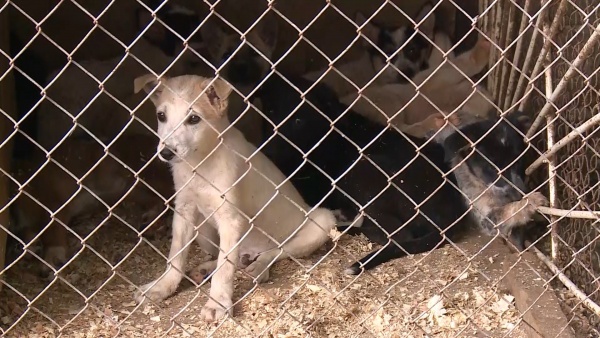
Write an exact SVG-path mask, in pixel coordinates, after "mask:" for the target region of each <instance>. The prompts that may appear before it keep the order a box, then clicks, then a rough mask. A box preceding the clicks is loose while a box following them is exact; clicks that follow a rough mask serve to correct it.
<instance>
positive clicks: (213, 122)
mask: <svg viewBox="0 0 600 338" xmlns="http://www.w3.org/2000/svg"><path fill="white" fill-rule="evenodd" d="M135 87H136V90H141V89H144V90H145V91H146V92H151V93H152V94H150V99H151V100H152V101H153V103H154V104H155V105H156V107H157V116H158V117H159V122H160V123H159V126H158V134H159V136H160V137H161V142H160V144H159V146H158V151H159V153H160V154H161V156H162V158H163V159H165V160H169V163H170V165H171V170H172V173H173V179H174V182H175V187H176V190H177V191H178V193H177V195H176V197H175V211H176V212H175V215H174V218H173V240H172V243H171V250H170V254H169V260H170V264H169V265H170V266H169V267H168V268H167V271H166V273H165V274H164V275H163V276H162V277H161V278H159V279H158V280H156V281H155V282H152V283H149V284H146V285H145V286H143V287H141V288H140V291H138V292H136V294H135V298H136V300H137V301H140V302H141V301H143V300H144V299H145V298H146V297H147V298H150V299H152V300H155V301H160V300H162V299H164V298H166V297H168V296H169V295H171V294H172V293H173V292H174V291H175V289H176V288H177V285H178V284H179V282H180V281H181V279H182V278H183V275H184V272H183V271H184V265H185V262H186V256H187V253H188V250H189V249H188V248H189V244H190V242H191V241H192V240H193V239H194V237H196V238H197V240H198V241H199V242H200V245H201V247H202V249H204V250H205V251H207V252H208V253H209V254H212V255H215V254H217V256H218V259H217V260H216V261H209V262H206V263H203V264H201V265H200V266H199V267H198V268H197V269H196V270H197V271H201V270H204V271H205V272H207V274H212V271H213V270H216V271H215V272H214V275H213V276H212V281H211V284H212V285H211V290H210V298H209V300H208V302H207V303H206V305H205V306H204V308H203V309H202V311H201V317H202V318H203V319H204V320H207V321H214V320H218V319H220V318H222V317H223V316H225V315H226V314H227V313H229V314H231V313H232V307H233V303H232V296H233V279H234V272H235V267H236V266H237V265H239V264H238V262H239V261H246V262H245V263H249V262H250V261H251V263H250V264H249V265H248V266H247V267H246V268H245V271H246V272H247V273H248V274H250V275H251V276H252V277H254V278H256V280H257V281H258V282H261V281H264V280H266V279H267V278H268V277H269V272H268V270H269V267H270V265H271V264H273V263H274V262H276V261H278V260H280V259H284V258H286V257H288V256H293V257H302V256H306V255H309V254H310V253H312V252H313V251H314V250H316V249H318V248H319V247H320V246H321V245H323V244H324V243H325V242H326V240H327V239H328V238H329V237H328V236H329V232H330V230H331V229H332V228H333V227H334V226H335V222H336V220H335V217H334V216H333V214H332V212H331V211H329V210H326V209H322V208H315V209H314V210H310V208H309V206H308V205H307V204H306V203H305V202H304V201H303V199H302V197H301V196H300V194H299V193H298V192H297V190H296V189H295V188H294V186H293V185H292V184H291V183H289V182H286V183H284V184H282V183H283V182H284V180H285V176H284V175H283V174H282V173H281V172H280V171H279V170H278V169H277V167H276V166H275V165H274V164H273V163H272V162H271V161H269V160H268V158H267V157H266V156H265V155H263V154H262V153H261V152H258V151H257V150H256V147H254V146H253V145H251V144H250V143H249V142H248V141H246V139H245V138H244V137H243V135H242V134H241V132H239V131H238V130H237V129H235V128H233V127H232V126H231V125H230V122H229V121H228V118H227V98H228V96H229V93H230V92H231V90H232V89H231V87H230V86H229V85H228V84H227V83H226V82H225V81H223V80H221V79H207V78H202V77H198V76H180V77H176V78H167V79H162V81H161V82H160V84H159V83H158V82H157V79H156V78H155V77H153V76H152V75H148V76H145V77H141V78H138V79H137V80H136V84H135ZM190 103H191V105H190ZM190 107H191V108H190ZM259 173H262V174H259ZM263 175H264V176H263ZM280 184H281V186H280V187H279V188H278V189H276V186H277V185H280ZM277 192H278V193H277ZM308 210H310V211H309V212H308V214H307V211H308ZM202 219H204V221H202ZM206 221H208V224H204V223H205V222H206ZM259 229H260V230H259ZM195 233H197V235H196V236H195ZM217 237H218V239H217ZM284 241H286V242H285V243H284ZM212 243H219V247H218V250H217V248H216V247H215V246H214V245H213V244H212ZM238 243H239V245H238ZM280 243H281V244H280ZM240 257H246V258H247V259H241V260H240V259H239V258H240Z"/></svg>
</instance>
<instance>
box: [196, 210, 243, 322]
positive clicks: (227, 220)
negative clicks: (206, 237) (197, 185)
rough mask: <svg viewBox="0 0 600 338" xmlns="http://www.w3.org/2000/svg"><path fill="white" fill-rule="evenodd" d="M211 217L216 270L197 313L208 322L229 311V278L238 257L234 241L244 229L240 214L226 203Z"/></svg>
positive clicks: (230, 282)
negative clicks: (216, 242)
mask: <svg viewBox="0 0 600 338" xmlns="http://www.w3.org/2000/svg"><path fill="white" fill-rule="evenodd" d="M213 217H214V218H215V223H216V225H217V228H218V230H219V256H218V259H217V271H216V272H215V274H214V275H213V277H212V281H211V288H210V298H209V300H208V302H207V303H206V305H205V306H204V308H202V311H201V313H200V315H201V316H202V318H204V320H206V321H208V322H212V321H216V320H219V319H221V318H223V317H224V316H225V314H226V313H229V315H231V314H232V313H233V301H232V297H233V279H234V274H235V267H236V266H237V264H238V257H239V245H238V242H239V241H240V240H241V238H242V235H243V233H244V229H245V228H246V227H245V226H244V224H245V223H246V221H245V219H244V217H243V216H242V215H240V214H239V213H238V211H237V210H236V209H235V208H233V207H231V206H228V205H227V204H225V205H223V206H222V207H221V209H219V210H218V211H217V212H216V213H215V214H214V216H213Z"/></svg>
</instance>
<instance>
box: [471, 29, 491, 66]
mask: <svg viewBox="0 0 600 338" xmlns="http://www.w3.org/2000/svg"><path fill="white" fill-rule="evenodd" d="M491 49H492V44H491V43H490V42H489V41H488V40H487V39H486V38H485V37H483V36H479V37H478V39H477V43H476V44H475V46H474V47H473V50H472V51H471V61H472V62H473V63H474V64H476V65H482V66H484V65H486V64H487V63H488V61H489V58H490V50H491Z"/></svg>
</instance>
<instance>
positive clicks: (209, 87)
mask: <svg viewBox="0 0 600 338" xmlns="http://www.w3.org/2000/svg"><path fill="white" fill-rule="evenodd" d="M212 80H213V79H206V80H205V81H203V82H201V83H199V84H198V85H197V92H198V93H201V92H202V90H205V91H204V96H205V99H204V100H203V99H200V100H197V101H196V103H195V104H194V105H201V106H200V107H197V109H198V110H199V111H202V112H204V113H205V114H206V116H205V117H206V118H214V119H217V118H221V117H223V116H225V115H226V114H227V103H228V99H229V94H231V90H232V89H233V88H232V87H231V86H230V85H229V83H227V82H225V81H223V80H221V79H215V80H214V81H212ZM211 81H212V83H211Z"/></svg>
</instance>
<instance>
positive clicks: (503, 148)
mask: <svg viewBox="0 0 600 338" xmlns="http://www.w3.org/2000/svg"><path fill="white" fill-rule="evenodd" d="M530 124H531V121H530V119H529V117H528V116H527V115H526V114H524V113H523V112H515V113H513V114H511V115H509V116H508V117H507V118H502V119H500V120H499V119H498V118H493V119H487V120H483V121H478V122H475V123H471V124H468V125H465V126H463V127H461V128H460V131H461V132H462V134H464V136H463V135H461V134H460V133H457V132H451V133H449V134H447V133H444V132H442V133H439V134H438V136H436V141H437V142H440V144H442V145H443V147H444V151H445V153H446V159H447V161H448V162H449V164H450V165H451V167H453V168H454V169H453V175H454V176H455V177H456V181H457V182H458V186H459V187H460V190H461V191H462V193H463V195H464V198H465V202H466V203H467V204H471V203H472V205H473V210H472V212H471V214H472V216H473V217H474V219H475V221H476V223H477V225H478V226H479V228H480V229H481V231H482V232H483V233H485V234H487V235H490V236H494V235H496V234H497V233H498V232H500V233H501V234H502V235H504V236H505V237H506V238H510V240H511V242H512V243H513V244H514V245H515V246H516V247H517V248H518V249H519V250H523V249H524V239H523V238H522V235H523V234H522V233H521V232H520V231H517V232H515V231H514V230H515V229H516V228H522V227H524V226H526V225H527V223H528V222H529V221H530V220H532V218H533V216H534V215H535V213H536V209H537V207H540V206H545V205H547V204H548V200H547V199H546V197H545V196H544V195H542V194H541V193H540V192H532V193H530V194H527V195H526V194H525V193H524V192H525V191H526V187H525V183H524V181H525V167H526V163H525V160H524V155H525V151H526V150H527V146H526V144H525V143H524V142H523V136H522V134H525V132H526V131H527V129H528V128H529V126H530ZM465 136H466V138H465ZM475 142H478V143H477V145H476V146H475V147H473V146H472V145H473V144H475ZM524 195H525V196H524Z"/></svg>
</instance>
